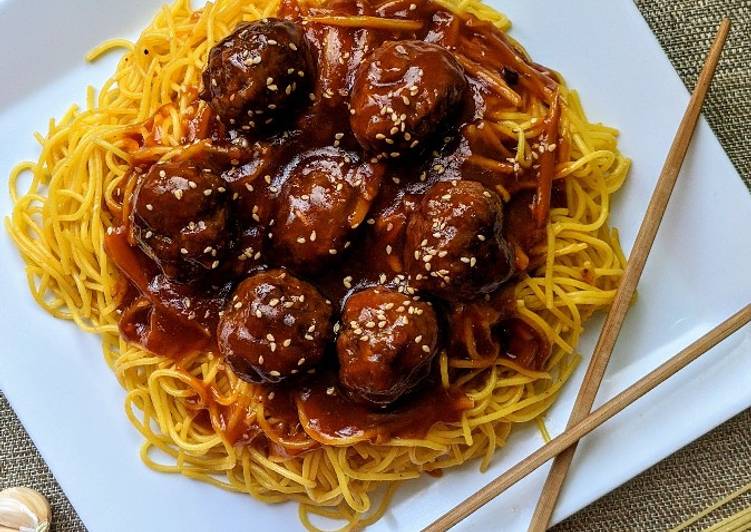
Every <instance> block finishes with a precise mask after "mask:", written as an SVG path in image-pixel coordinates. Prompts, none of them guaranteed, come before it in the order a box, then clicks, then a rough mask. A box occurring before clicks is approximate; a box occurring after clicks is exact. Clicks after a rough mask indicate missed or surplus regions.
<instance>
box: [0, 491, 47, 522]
mask: <svg viewBox="0 0 751 532" xmlns="http://www.w3.org/2000/svg"><path fill="white" fill-rule="evenodd" d="M50 514H51V511H50V503H49V502H47V499H46V498H45V497H44V495H42V494H41V493H39V492H38V491H36V490H33V489H31V488H8V489H5V490H3V491H0V532H6V531H13V532H15V531H19V532H46V531H47V530H48V529H49V526H50Z"/></svg>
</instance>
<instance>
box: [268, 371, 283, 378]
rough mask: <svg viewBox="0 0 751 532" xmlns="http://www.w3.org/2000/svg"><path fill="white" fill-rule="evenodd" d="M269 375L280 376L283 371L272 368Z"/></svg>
mask: <svg viewBox="0 0 751 532" xmlns="http://www.w3.org/2000/svg"><path fill="white" fill-rule="evenodd" d="M269 375H271V376H272V377H279V376H280V375H281V373H279V372H278V371H276V370H273V369H272V370H271V371H269Z"/></svg>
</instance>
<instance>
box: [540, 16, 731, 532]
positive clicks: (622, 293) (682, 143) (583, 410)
mask: <svg viewBox="0 0 751 532" xmlns="http://www.w3.org/2000/svg"><path fill="white" fill-rule="evenodd" d="M729 31H730V19H728V18H727V17H725V18H723V20H722V23H721V24H720V28H719V30H718V32H717V36H716V37H715V40H714V44H712V48H711V49H710V51H709V54H708V55H707V58H706V60H705V62H704V68H703V69H702V72H701V76H700V77H699V80H698V82H697V84H696V88H695V89H694V92H693V94H692V96H691V100H690V101H689V104H688V108H687V109H686V113H685V115H684V116H683V120H681V124H680V126H679V127H678V131H677V133H676V135H675V139H674V140H673V145H672V146H671V147H670V151H669V152H668V156H667V158H666V160H665V164H664V166H663V168H662V173H661V174H660V177H659V179H658V180H657V185H656V186H655V190H654V192H653V193H652V198H651V199H650V202H649V206H648V207H647V212H646V213H645V214H644V219H643V220H642V224H641V227H640V228H639V233H638V235H637V237H636V241H635V242H634V247H633V249H632V251H631V255H630V256H629V260H628V264H627V266H626V271H625V272H624V275H623V279H622V280H621V282H620V285H619V287H618V292H617V293H616V296H615V299H614V301H613V304H612V306H611V307H610V311H609V312H608V315H607V318H606V320H605V325H603V328H602V332H601V333H600V338H599V339H598V341H597V345H596V346H595V350H594V353H593V354H592V359H591V360H590V362H589V366H588V367H587V373H586V374H585V375H584V381H583V382H582V385H581V388H580V389H579V394H578V396H577V398H576V402H575V403H574V407H573V409H572V411H571V416H570V418H569V422H568V425H567V426H569V427H570V426H572V425H574V424H576V423H578V422H579V421H581V420H582V419H583V418H584V417H585V416H586V415H587V414H588V413H589V412H590V410H592V404H593V403H594V400H595V397H596V396H597V391H598V390H599V388H600V384H601V383H602V378H603V376H604V375H605V370H606V368H607V366H608V362H609V361H610V356H611V354H612V353H613V348H614V346H615V342H616V340H617V339H618V335H619V333H620V331H621V326H622V325H623V322H624V319H625V317H626V313H627V312H628V309H629V306H630V303H631V301H632V299H633V296H634V292H635V291H636V285H637V284H638V283H639V279H640V278H641V274H642V271H643V270H644V265H645V263H646V261H647V256H648V255H649V252H650V250H651V249H652V244H653V243H654V240H655V236H656V234H657V230H658V229H659V227H660V222H661V221H662V217H663V215H664V214H665V209H666V207H667V204H668V200H669V199H670V195H671V193H672V192H673V187H674V186H675V183H676V181H677V179H678V174H679V173H680V170H681V166H682V165H683V160H684V159H685V157H686V153H687V152H688V148H689V144H690V143H691V138H692V137H693V135H694V131H695V130H696V123H697V121H698V119H699V114H700V112H701V108H702V106H703V104H704V99H705V98H706V95H707V92H708V91H709V86H710V84H711V83H712V78H713V77H714V73H715V70H716V69H717V64H718V62H719V60H720V54H721V53H722V49H723V47H724V46H725V41H726V40H727V37H728V33H729ZM575 452H576V445H572V446H571V447H570V448H569V449H566V450H565V451H564V452H563V453H561V454H560V455H558V456H557V457H556V459H555V461H554V462H553V466H552V468H551V469H550V472H549V473H548V477H547V479H546V481H545V485H544V486H543V488H542V493H541V494H540V499H539V500H538V502H537V507H536V508H535V512H534V514H533V515H532V520H531V522H530V525H529V530H530V532H540V531H544V530H546V529H547V527H548V523H549V522H550V517H551V516H552V514H553V510H554V509H555V504H556V502H557V501H558V496H559V494H560V491H561V487H562V486H563V483H564V481H565V480H566V475H567V474H568V470H569V467H570V466H571V461H572V460H573V458H574V453H575Z"/></svg>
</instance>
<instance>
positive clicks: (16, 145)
mask: <svg viewBox="0 0 751 532" xmlns="http://www.w3.org/2000/svg"><path fill="white" fill-rule="evenodd" d="M492 3H493V4H494V5H495V6H496V7H498V8H499V9H501V10H503V11H505V12H506V13H508V14H509V15H510V17H511V19H512V20H513V21H514V24H515V28H514V30H513V35H514V36H515V37H516V38H518V39H519V40H520V41H521V42H522V43H523V44H524V45H526V47H527V48H528V50H529V51H530V53H531V54H532V56H533V57H534V58H535V59H536V60H537V61H539V62H541V63H543V64H546V65H550V66H551V67H554V68H556V69H558V70H560V71H561V72H563V73H564V74H565V76H566V78H567V79H568V81H569V83H570V84H571V86H573V87H576V88H578V89H579V90H580V92H581V95H582V100H583V101H584V104H585V107H586V108H587V110H588V112H589V114H590V116H591V117H592V118H593V119H595V120H601V121H603V122H605V123H607V124H611V125H614V126H616V127H619V128H620V129H621V130H622V132H623V138H622V142H621V147H622V149H623V151H624V152H625V153H627V154H628V155H630V156H631V157H633V159H634V169H633V172H632V174H631V177H630V180H629V181H628V182H627V184H626V186H625V188H624V189H623V190H622V191H621V192H620V194H619V195H618V197H617V200H616V203H615V205H614V213H613V220H612V222H613V223H614V225H615V226H617V227H619V228H620V230H621V235H622V237H623V243H624V246H625V248H626V249H629V248H630V247H631V245H632V243H633V240H634V237H635V234H636V230H637V227H638V223H639V221H640V219H641V216H642V213H643V212H644V209H645V206H646V203H647V200H648V197H649V194H650V192H651V190H652V188H653V186H654V183H655V180H656V176H657V175H658V173H659V169H660V167H661V165H662V162H663V159H664V157H665V154H666V153H667V151H668V147H669V145H670V141H671V138H672V136H673V132H674V130H675V128H676V126H677V124H678V122H679V119H680V117H681V114H682V112H683V109H684V106H685V104H686V102H687V100H688V96H687V93H686V90H685V88H684V87H683V85H682V84H681V82H680V80H679V79H678V77H677V75H676V74H675V72H674V71H673V69H672V68H671V66H670V64H669V62H668V60H667V58H666V57H665V55H664V54H663V52H662V51H661V49H660V47H659V46H658V44H657V41H656V40H655V38H654V37H653V35H652V34H651V33H650V31H649V29H648V27H647V25H646V24H645V23H644V21H643V20H642V18H641V16H640V15H639V12H638V11H637V10H636V8H635V7H634V5H633V3H632V2H631V0H610V1H609V2H607V7H605V6H604V3H603V2H602V1H601V0H571V1H567V2H560V1H558V0H516V1H513V2H511V1H501V0H494V1H493V2H492ZM159 4H160V1H159V0H138V1H131V2H121V1H116V0H109V1H107V2H104V1H102V0H79V1H77V2H74V3H72V2H71V3H69V2H56V1H54V0H33V1H32V0H0V49H2V50H4V53H3V58H2V64H0V71H2V72H3V82H2V84H1V85H0V109H2V111H0V132H2V133H0V135H2V138H1V141H0V176H6V175H7V173H8V170H9V169H10V167H11V166H12V165H13V163H14V162H15V161H18V160H20V159H25V158H35V157H36V155H37V146H36V145H35V144H34V142H33V140H32V138H31V132H32V130H43V131H46V127H47V120H48V118H49V117H50V116H60V115H61V114H62V113H63V112H64V111H65V110H66V108H67V106H68V105H69V103H70V102H71V101H73V100H76V101H82V99H83V94H84V88H85V86H86V85H87V84H93V85H94V86H99V85H100V84H101V83H102V82H103V81H104V80H105V79H106V77H107V76H108V75H109V73H111V72H112V70H113V68H114V64H115V60H116V57H115V56H114V55H112V56H109V57H106V58H105V60H103V61H101V62H100V63H98V64H96V65H93V66H91V65H84V63H83V61H82V57H83V55H84V53H85V52H86V51H87V50H88V49H90V48H91V47H93V46H94V45H95V44H97V43H98V42H100V41H101V40H102V39H105V38H108V37H114V36H123V35H125V36H131V37H134V36H135V34H136V32H137V30H138V29H139V28H141V27H143V26H144V25H145V24H146V23H147V21H148V20H149V19H150V17H151V16H152V14H153V13H154V11H155V10H156V9H157V7H158V5H159ZM74 6H75V7H74ZM541 14H542V15H543V16H541ZM698 68H699V65H697V69H698ZM3 179H4V177H3ZM0 196H1V197H0V212H2V213H7V212H9V210H10V203H9V199H8V196H7V194H6V193H5V192H4V193H2V194H1V195H0ZM749 220H751V197H749V194H748V191H747V190H746V189H745V187H744V186H743V184H742V182H741V180H740V179H739V177H738V175H737V174H736V172H735V171H734V170H733V168H732V166H731V165H730V163H729V161H728V159H727V157H726V155H725V154H724V153H723V151H722V149H721V148H720V145H719V144H718V142H717V140H716V139H715V137H714V136H713V134H712V132H711V131H710V129H709V128H708V127H707V125H706V123H704V122H703V121H702V123H701V124H700V126H699V129H698V132H697V138H696V140H695V143H694V145H693V148H692V149H691V153H690V155H689V157H688V160H687V162H686V166H685V169H684V172H683V174H682V175H681V178H680V181H679V183H678V187H677V189H676V192H675V194H674V196H673V199H672V201H671V203H670V208H669V210H668V213H667V215H666V217H665V220H664V222H663V226H662V229H661V231H660V234H659V237H658V239H657V243H656V245H655V249H654V251H653V252H652V256H651V257H650V260H649V263H648V264H647V268H646V271H645V274H644V278H643V280H642V282H641V285H640V296H639V299H638V301H637V302H636V304H635V306H634V308H633V309H632V311H631V313H630V315H629V318H628V320H627V322H626V325H625V328H624V331H623V333H622V335H621V340H620V342H619V345H618V349H617V350H616V352H615V354H614V357H613V362H612V364H611V366H610V369H609V370H608V373H607V376H606V378H605V381H604V383H603V386H602V391H601V393H600V396H599V401H598V403H599V402H602V401H604V400H606V399H607V398H610V397H612V396H613V395H615V394H616V393H618V392H619V391H620V390H622V389H624V388H625V387H627V386H628V385H629V384H631V383H633V382H634V381H635V380H637V379H638V378H639V377H640V376H642V375H644V374H645V373H646V372H647V371H649V370H651V369H653V368H654V367H656V366H657V365H658V364H659V363H660V362H662V361H664V360H665V359H667V358H668V357H670V356H671V355H672V354H674V353H675V352H677V351H678V350H679V349H680V348H682V347H684V346H685V345H687V344H688V343H690V342H691V341H692V340H694V339H695V338H697V337H698V336H700V335H701V334H703V333H704V332H706V331H707V330H709V329H710V328H712V327H713V326H714V325H715V324H717V323H719V322H720V321H721V320H723V319H724V318H726V317H727V316H729V315H730V314H731V313H733V312H734V311H736V310H738V309H739V308H740V307H741V306H743V305H744V304H745V303H748V302H749V301H751V282H749V278H748V275H749V270H748V268H749V264H751V231H748V230H747V228H748V221H749ZM0 238H2V242H1V243H0V264H2V265H3V275H2V276H0V293H2V294H3V303H2V304H1V305H0V333H1V337H2V339H3V342H2V347H0V353H1V356H0V385H1V386H2V389H3V390H4V392H5V393H6V394H7V396H8V398H9V400H10V402H11V405H12V406H13V408H14V409H15V410H16V412H17V413H18V415H19V417H20V418H21V421H22V422H23V424H24V426H25V427H26V429H27V430H28V431H29V433H30V435H31V437H32V439H33V440H34V442H35V443H36V445H37V446H38V448H39V450H40V451H41V453H42V455H43V457H44V458H45V460H46V461H47V463H48V464H49V465H50V467H51V469H52V472H53V473H54V474H55V476H56V478H57V479H58V481H59V482H60V484H61V485H62V487H63V489H64V490H65V492H66V494H67V495H68V497H69V498H70V499H71V501H72V503H73V505H74V506H75V508H76V509H77V510H78V512H79V514H80V516H81V518H82V519H83V521H84V523H86V525H87V526H88V527H89V529H90V530H92V531H99V530H101V531H109V532H115V531H120V530H122V531H132V530H144V531H147V530H160V531H170V530H174V531H184V530H234V529H241V528H242V529H245V528H248V529H252V528H256V527H257V525H258V524H261V523H262V526H263V527H264V528H267V527H271V526H276V527H283V528H277V529H284V530H287V529H296V528H300V525H299V522H298V520H297V513H296V508H295V505H293V504H285V505H281V506H267V505H264V504H261V503H259V502H256V501H253V500H252V499H250V498H248V497H246V496H242V495H237V494H230V493H226V492H224V491H221V490H218V489H216V488H213V487H211V486H208V485H205V484H202V483H199V482H195V481H192V480H189V479H187V478H183V477H180V476H171V475H163V474H158V473H154V472H152V471H150V470H149V469H147V468H146V467H145V466H144V465H143V464H142V463H141V462H140V460H139V458H138V446H139V444H140V438H139V436H138V435H137V433H136V431H135V430H134V429H133V428H132V427H131V426H130V424H129V423H128V421H127V420H126V418H125V415H124V413H123V406H122V403H123V395H124V394H123V391H122V390H121V389H120V387H119V386H118V384H117V382H116V380H115V377H114V376H113V375H112V373H111V372H110V370H109V369H108V368H107V366H106V364H105V362H104V360H103V358H102V356H101V354H100V349H99V342H98V341H97V339H96V338H95V337H93V336H89V335H86V334H83V333H81V332H79V331H78V330H77V329H76V328H75V326H74V325H72V324H71V323H65V322H62V321H57V320H54V319H52V318H50V317H48V316H47V315H46V314H44V313H43V312H42V311H41V310H40V309H39V308H37V307H36V305H35V304H34V303H33V301H32V298H31V297H30V296H29V293H28V290H27V287H26V280H25V277H24V274H23V270H22V264H21V261H20V259H19V257H18V254H17V253H16V251H15V249H14V248H13V246H12V244H11V243H10V241H9V239H8V237H7V235H6V234H5V233H4V232H3V234H2V237H0ZM600 324H601V323H600V322H598V321H594V322H592V323H590V325H589V334H587V335H586V337H585V338H584V340H583V342H582V344H581V346H580V348H581V350H582V352H583V353H585V355H589V353H591V350H592V346H593V343H594V340H595V338H596V336H597V332H598V330H599V326H600ZM583 372H584V365H582V367H580V368H579V370H578V371H577V373H576V377H575V378H574V380H573V382H572V383H570V385H569V386H567V387H566V389H565V392H564V393H563V395H562V396H561V398H560V399H559V401H558V402H557V404H556V406H555V407H554V408H553V409H552V410H551V412H550V414H549V416H548V426H549V428H550V429H551V432H552V433H554V434H555V433H558V432H560V431H561V430H562V428H563V427H564V425H565V421H566V419H567V416H568V412H569V410H570V406H571V404H572V401H573V398H574V395H575V392H576V389H577V388H578V385H579V382H580V380H581V377H582V374H583ZM750 405H751V331H750V330H749V329H748V328H746V329H744V330H743V331H741V332H740V333H738V334H736V335H735V336H733V337H732V338H731V339H729V340H727V341H726V342H725V343H723V344H722V345H721V346H719V347H718V348H716V349H714V350H713V351H712V352H710V353H708V354H706V355H705V356H704V357H703V358H702V359H701V360H700V361H698V362H696V363H695V364H694V365H693V366H691V367H689V368H687V369H686V370H685V371H683V372H682V373H681V374H679V375H677V376H676V377H674V378H673V379H672V380H671V381H670V382H669V383H667V384H665V385H663V386H662V387H660V388H659V389H658V390H655V391H654V392H652V393H651V394H649V396H648V397H647V398H645V399H643V400H641V401H639V402H638V403H637V404H636V405H634V406H633V407H631V408H629V409H628V410H627V411H626V412H624V413H623V414H621V415H620V416H618V417H617V418H616V419H614V420H612V421H611V422H609V423H607V424H606V426H604V427H602V428H601V429H599V430H597V431H596V432H595V433H594V434H593V435H592V436H590V437H588V438H587V439H586V440H585V441H584V442H583V443H582V445H581V446H580V448H579V452H578V454H577V460H576V463H575V466H574V469H573V471H572V474H571V476H570V477H569V481H568V483H567V485H566V489H565V490H564V493H563V496H562V499H561V502H560V504H559V506H558V510H557V512H556V514H555V520H556V521H559V520H561V519H563V518H564V517H566V516H568V515H569V514H571V513H573V512H574V511H576V510H578V509H580V508H582V507H584V506H585V505H587V504H588V503H590V502H591V501H593V500H594V499H596V498H598V497H600V496H601V495H603V494H605V493H606V492H608V491H609V490H611V489H613V488H615V487H616V486H618V485H619V484H621V483H622V482H624V481H626V480H628V479H629V478H631V477H633V476H634V475H636V474H637V473H639V472H640V471H642V470H644V469H645V468H647V467H649V466H650V465H652V464H654V463H655V462H657V461H659V460H660V459H662V458H664V457H665V456H667V455H669V454H670V453H672V452H674V451H675V450H677V449H678V448H680V447H681V446H683V445H685V444H687V443H688V442H690V441H691V440H693V439H694V438H696V437H698V436H699V435H701V434H703V433H704V432H706V431H708V430H710V429H711V428H713V427H714V426H716V425H718V424H719V423H721V422H722V421H724V420H726V419H728V418H729V417H731V416H733V415H734V414H736V413H738V412H740V411H741V410H743V409H744V408H746V407H748V406H750ZM540 443H541V441H540V437H539V435H538V434H537V432H536V430H535V429H534V428H529V429H528V430H517V431H516V432H515V434H514V435H513V437H512V438H511V441H510V443H509V445H508V447H506V448H505V449H503V450H501V451H499V452H498V453H497V455H496V458H495V460H494V462H493V466H492V468H491V470H490V471H489V472H488V473H487V474H485V475H482V474H480V473H479V472H478V471H477V463H470V464H468V465H466V466H465V467H463V468H460V469H459V470H455V471H450V472H448V474H446V475H444V476H443V478H441V479H432V478H430V477H428V478H425V479H424V480H421V481H416V482H412V483H408V484H406V485H405V486H404V487H403V488H402V489H401V490H400V491H399V492H398V496H397V497H396V500H395V502H394V504H393V506H392V507H391V509H390V510H389V512H388V514H387V515H386V516H385V517H384V518H383V519H382V520H381V521H380V522H379V523H378V524H377V525H376V526H375V527H374V529H377V530H385V529H390V530H394V529H402V530H412V529H415V528H417V527H418V526H422V525H425V524H427V523H428V522H430V521H431V520H432V519H434V518H435V517H437V516H438V515H439V514H441V513H442V512H444V511H445V510H447V509H449V508H450V507H451V506H453V505H454V504H456V503H458V502H459V501H460V500H461V499H463V498H464V497H466V496H468V495H469V494H470V493H472V492H473V491H475V490H476V489H478V488H479V487H480V486H482V485H484V484H485V483H486V482H488V481H489V480H490V479H491V478H492V477H494V476H496V475H497V474H499V473H501V472H502V471H504V470H505V469H506V468H507V467H509V466H510V465H512V464H513V463H515V462H517V461H518V460H519V459H521V458H523V457H524V456H526V455H528V454H529V453H530V452H531V451H532V450H534V449H535V448H536V447H538V446H539V445H540ZM544 475H545V472H544V471H538V472H537V473H536V474H534V475H532V476H531V477H529V478H528V479H526V480H525V481H523V482H521V483H519V484H518V485H517V486H515V487H514V488H513V489H511V490H510V491H509V492H507V493H506V494H504V495H503V496H502V497H500V498H498V499H496V500H495V501H493V502H492V503H490V504H489V505H488V506H487V507H485V508H484V509H483V510H482V511H480V512H478V513H477V515H475V516H473V517H471V518H470V519H469V520H467V521H466V522H465V523H464V524H463V525H462V527H461V528H463V529H467V530H469V529H473V528H474V529H477V528H481V529H485V528H488V529H489V528H493V529H495V530H499V529H501V528H502V529H504V530H522V529H525V528H526V523H527V520H528V517H529V515H530V513H531V511H532V507H533V504H534V501H535V500H536V495H537V493H538V490H539V488H540V486H541V484H542V482H543V479H544ZM254 525H256V526H254ZM475 527H476V528H475Z"/></svg>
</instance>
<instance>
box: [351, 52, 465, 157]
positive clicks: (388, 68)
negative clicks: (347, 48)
mask: <svg viewBox="0 0 751 532" xmlns="http://www.w3.org/2000/svg"><path fill="white" fill-rule="evenodd" d="M466 88H467V81H466V79H465V78H464V69H463V68H462V66H461V65H460V64H459V63H458V62H457V61H456V59H454V56H453V55H451V53H450V52H449V51H448V50H446V49H445V48H443V47H441V46H438V45H436V44H431V43H426V42H423V41H395V42H387V43H386V44H384V45H383V46H381V47H380V48H378V49H376V50H375V51H374V52H373V54H372V55H371V56H370V58H369V59H368V60H367V61H366V62H365V63H363V64H362V66H361V67H360V69H359V70H358V72H357V75H356V77H355V82H354V86H353V89H352V97H351V106H352V109H354V110H355V114H353V115H351V116H350V124H351V125H352V131H353V132H354V134H355V136H356V137H357V140H358V141H359V142H360V144H361V145H362V146H363V147H364V148H365V149H368V150H370V151H372V152H375V153H385V154H388V155H389V156H391V157H398V156H399V155H400V154H401V153H402V152H403V151H406V150H410V149H415V148H419V147H421V145H422V144H424V143H425V141H427V140H428V139H429V138H430V137H431V136H433V135H434V134H435V133H437V132H438V131H440V130H441V129H442V128H443V126H445V125H446V124H445V123H446V122H447V121H448V119H449V118H450V116H451V115H452V114H454V113H455V111H456V110H457V108H458V107H459V104H460V103H461V101H462V97H463V94H464V91H465V89H466Z"/></svg>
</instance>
